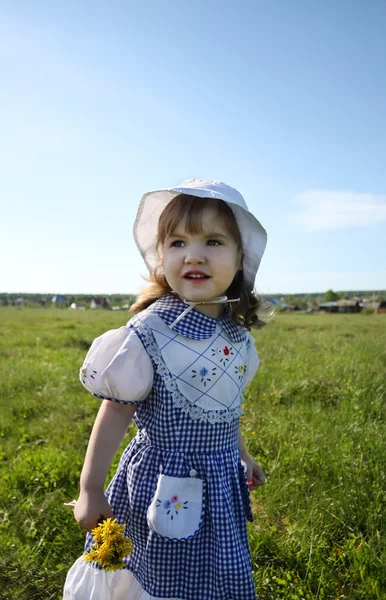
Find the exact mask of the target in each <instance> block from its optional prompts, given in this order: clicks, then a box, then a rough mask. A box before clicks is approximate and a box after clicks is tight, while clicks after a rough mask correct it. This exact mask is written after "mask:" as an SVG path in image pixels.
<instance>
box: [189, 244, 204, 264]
mask: <svg viewBox="0 0 386 600" xmlns="http://www.w3.org/2000/svg"><path fill="white" fill-rule="evenodd" d="M204 262H205V255H204V253H203V252H202V250H201V249H200V248H194V247H193V246H191V247H190V248H188V249H187V251H186V254H185V263H188V264H192V265H197V264H201V263H204Z"/></svg>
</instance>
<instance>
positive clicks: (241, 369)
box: [235, 365, 247, 381]
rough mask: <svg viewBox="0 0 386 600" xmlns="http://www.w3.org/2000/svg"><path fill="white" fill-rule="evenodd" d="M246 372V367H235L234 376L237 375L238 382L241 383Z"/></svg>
mask: <svg viewBox="0 0 386 600" xmlns="http://www.w3.org/2000/svg"><path fill="white" fill-rule="evenodd" d="M246 370H247V366H246V365H240V366H238V367H236V366H235V375H238V378H239V381H241V380H242V379H243V377H244V375H245V372H246Z"/></svg>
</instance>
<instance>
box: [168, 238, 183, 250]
mask: <svg viewBox="0 0 386 600" xmlns="http://www.w3.org/2000/svg"><path fill="white" fill-rule="evenodd" d="M183 245H184V242H183V241H182V240H174V242H172V243H171V246H174V247H175V248H182V247H183Z"/></svg>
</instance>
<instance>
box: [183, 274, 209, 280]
mask: <svg viewBox="0 0 386 600" xmlns="http://www.w3.org/2000/svg"><path fill="white" fill-rule="evenodd" d="M184 279H191V280H200V279H201V280H203V279H210V278H209V275H203V274H202V273H188V274H187V275H184Z"/></svg>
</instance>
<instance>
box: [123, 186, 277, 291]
mask: <svg viewBox="0 0 386 600" xmlns="http://www.w3.org/2000/svg"><path fill="white" fill-rule="evenodd" d="M226 187H227V188H229V186H226ZM229 189H232V190H233V188H229ZM234 191H235V192H236V193H237V195H238V196H239V197H236V202H232V199H231V198H229V195H226V194H224V193H222V192H221V190H219V191H218V190H216V191H215V192H214V191H213V189H211V190H208V189H205V188H204V187H203V188H200V189H197V188H194V187H192V188H189V187H176V188H168V189H163V190H156V191H153V192H147V193H146V194H144V195H143V196H142V199H141V202H140V205H139V208H138V212H137V216H136V219H135V222H134V231H133V233H134V239H135V242H136V244H137V247H138V250H139V251H140V253H141V256H142V258H143V260H144V261H145V264H146V266H147V268H148V270H149V272H150V273H152V272H153V271H154V269H155V268H156V267H158V266H159V255H158V252H157V230H158V221H159V219H160V216H161V214H162V212H163V210H164V208H165V207H166V206H167V205H168V204H169V202H171V201H172V200H173V199H174V198H175V197H176V196H179V195H180V194H188V195H191V196H196V197H197V198H216V199H218V200H222V201H223V202H225V203H226V204H227V205H228V206H229V207H230V209H231V210H232V212H233V214H234V216H235V219H236V223H237V225H238V228H239V231H240V235H241V242H242V250H243V273H244V281H245V283H246V285H247V287H248V289H249V290H253V287H254V282H255V278H256V273H257V271H258V269H259V266H260V262H261V259H262V256H263V254H264V251H265V247H266V245H267V232H266V230H265V229H264V227H263V226H262V225H261V223H260V222H259V221H258V220H257V219H256V217H255V216H254V215H253V214H252V213H251V212H249V211H248V209H247V207H246V204H245V202H244V199H243V197H242V196H241V194H239V193H238V192H237V190H234ZM241 202H242V203H243V204H244V205H245V208H244V206H241V205H240V204H241Z"/></svg>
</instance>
